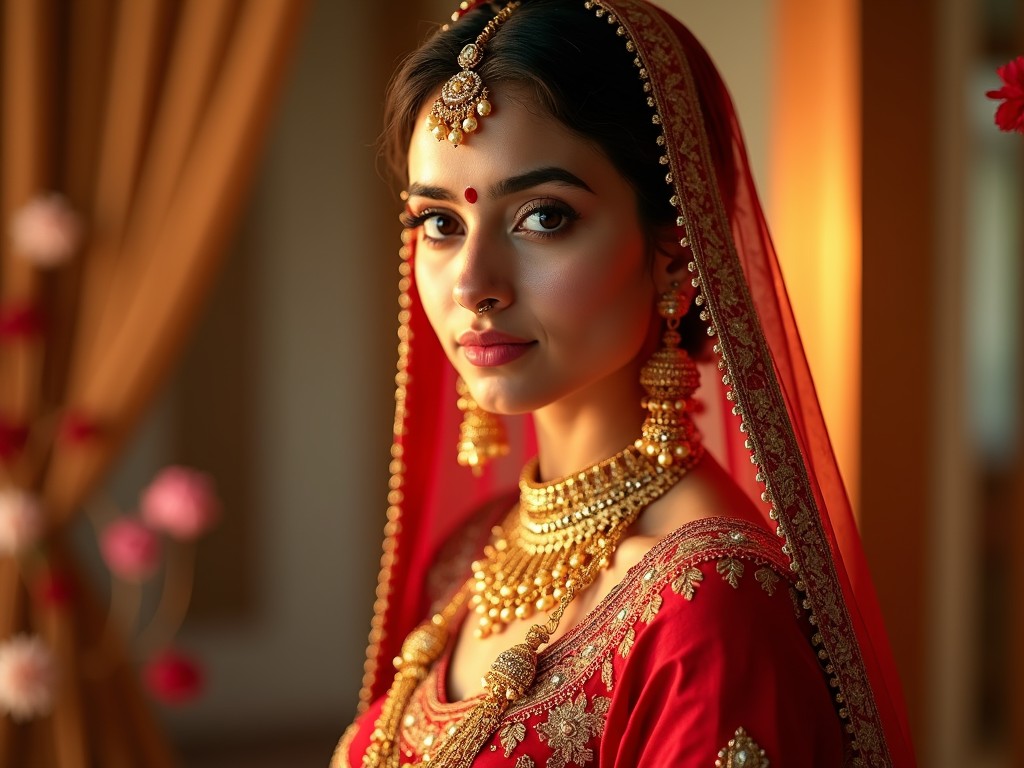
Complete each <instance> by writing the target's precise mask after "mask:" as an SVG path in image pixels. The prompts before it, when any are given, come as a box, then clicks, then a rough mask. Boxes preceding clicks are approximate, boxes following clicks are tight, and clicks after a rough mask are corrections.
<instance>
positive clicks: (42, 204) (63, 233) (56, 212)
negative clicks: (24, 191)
mask: <svg viewBox="0 0 1024 768" xmlns="http://www.w3.org/2000/svg"><path fill="white" fill-rule="evenodd" d="M81 239H82V222H81V219H80V218H79V217H78V214H77V213H75V211H74V209H73V208H72V207H71V204H70V203H68V201H67V199H66V198H65V197H63V196H62V195H58V194H56V193H52V192H51V193H49V194H45V195H39V196H38V197H34V198H33V199H32V200H30V201H29V202H28V203H26V204H25V205H24V206H22V207H21V208H19V209H18V210H17V211H15V212H14V214H13V215H12V216H11V241H12V242H13V243H14V250H15V252H16V253H18V254H19V255H20V256H23V257H24V258H25V259H27V260H28V261H30V262H32V263H33V264H35V265H36V266H37V267H41V268H43V269H48V268H50V267H57V266H60V265H61V264H63V263H64V262H66V261H67V260H68V259H70V258H71V257H72V256H73V255H74V253H75V251H76V250H78V246H79V243H80V242H81Z"/></svg>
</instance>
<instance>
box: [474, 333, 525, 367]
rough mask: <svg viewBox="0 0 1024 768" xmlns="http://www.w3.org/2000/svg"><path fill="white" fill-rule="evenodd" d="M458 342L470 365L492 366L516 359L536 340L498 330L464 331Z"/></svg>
mask: <svg viewBox="0 0 1024 768" xmlns="http://www.w3.org/2000/svg"><path fill="white" fill-rule="evenodd" d="M458 343H459V346H460V347H462V353H463V354H464V355H465V356H466V360H468V361H469V363H470V364H471V365H475V366H478V367H480V368H494V367H497V366H499V365H506V364H508V363H511V362H512V361H513V360H518V359H519V358H520V357H522V356H523V355H525V354H526V353H527V352H529V351H530V349H531V348H532V347H533V345H534V344H536V343H537V342H535V341H528V340H527V339H521V338H519V337H518V336H512V335H510V334H507V333H501V332H500V331H479V332H478V331H466V332H465V333H463V334H462V335H461V336H459V338H458Z"/></svg>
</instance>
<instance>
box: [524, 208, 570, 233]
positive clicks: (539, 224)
mask: <svg viewBox="0 0 1024 768" xmlns="http://www.w3.org/2000/svg"><path fill="white" fill-rule="evenodd" d="M578 218H579V214H577V213H576V212H575V211H574V210H573V209H572V208H570V207H568V206H567V205H564V204H563V203H556V202H553V201H546V202H545V201H541V202H538V203H535V204H531V205H530V206H527V208H526V209H525V210H524V211H523V212H522V214H521V217H520V219H519V223H518V224H517V225H516V229H518V230H521V231H523V232H535V233H537V234H539V235H553V234H555V233H556V232H560V231H562V230H563V229H565V228H566V227H568V226H569V225H570V224H571V223H572V222H573V221H575V220H576V219H578Z"/></svg>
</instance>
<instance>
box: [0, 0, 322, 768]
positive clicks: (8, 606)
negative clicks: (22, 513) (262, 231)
mask: <svg viewBox="0 0 1024 768" xmlns="http://www.w3.org/2000/svg"><path fill="white" fill-rule="evenodd" d="M0 6H2V14H0V50H2V54H0V91H2V95H0V110H2V124H3V129H2V140H0V214H2V221H3V223H4V225H5V228H6V224H7V222H10V221H11V220H12V217H13V216H14V215H15V213H16V212H17V211H19V210H21V209H22V208H23V207H24V206H25V205H26V204H27V203H28V202H29V201H30V200H32V199H34V198H37V197H38V196H40V195H42V194H45V193H49V192H58V193H60V194H62V195H63V196H65V197H66V198H67V200H68V201H69V203H70V205H71V206H72V207H73V208H74V209H75V210H76V211H77V213H78V216H79V218H80V220H81V222H82V224H83V225H84V232H85V236H84V240H83V241H82V242H81V245H80V246H79V247H78V249H77V251H76V252H75V254H74V256H73V257H72V259H71V260H70V261H69V262H68V263H66V264H63V265H62V266H59V267H57V268H53V269H46V270H44V269H41V268H40V267H39V266H37V265H36V264H34V263H33V262H32V260H30V259H28V258H25V255H26V254H24V253H19V249H18V248H17V247H16V245H15V241H14V240H12V239H11V238H9V237H7V235H6V233H5V234H4V236H3V238H2V240H0V313H2V314H3V317H4V318H6V321H5V322H6V323H7V325H6V328H7V332H6V333H4V334H3V335H2V336H0V447H2V448H3V450H2V451H0V491H2V490H10V489H18V490H21V491H25V492H28V493H30V494H33V495H35V496H36V497H37V498H38V499H39V500H40V502H41V504H42V508H43V510H44V513H45V519H46V533H45V536H44V539H43V544H42V545H41V546H40V547H37V548H35V549H34V550H33V552H32V553H31V555H28V554H22V555H21V556H13V555H8V554H3V553H0V642H3V641H5V640H7V639H9V638H11V637H14V636H15V635H18V634H20V633H29V634H34V635H38V636H39V637H41V638H42V639H43V640H44V642H45V643H46V644H47V645H48V646H49V648H50V650H51V651H52V652H53V653H54V654H55V656H56V660H57V664H56V666H57V681H58V688H57V696H56V699H55V703H54V708H53V712H52V714H51V715H48V716H45V717H40V718H37V719H34V720H29V721H27V722H16V721H15V720H13V719H12V718H11V717H8V716H5V715H0V764H2V765H11V766H14V765H17V766H24V767H25V768H35V767H36V766H39V767H42V766H47V767H49V766H59V767H60V768H85V767H86V766H103V768H133V767H135V766H143V765H144V766H167V765H171V764H172V763H173V760H172V757H171V755H170V750H169V749H168V747H167V745H166V743H165V741H164V739H163V737H162V735H161V733H160V731H159V728H158V727H157V726H156V724H155V722H154V721H153V719H152V716H151V714H150V713H149V710H148V707H147V706H146V705H145V703H144V702H143V701H142V697H141V692H140V690H139V688H138V686H137V684H136V682H135V680H136V675H135V672H134V668H133V665H132V659H131V650H130V649H129V648H128V647H127V645H126V644H125V643H123V642H122V643H121V644H120V645H119V646H118V647H112V644H111V643H109V642H108V643H107V644H106V646H105V647H103V648H102V649H101V650H102V652H103V654H102V658H104V659H105V662H104V663H102V664H97V663H96V658H95V657H96V651H97V648H96V645H97V643H98V642H99V636H100V635H101V634H102V632H101V629H102V626H103V622H104V611H103V609H102V607H101V606H100V604H99V602H98V601H97V600H96V599H94V598H93V597H92V593H91V590H90V589H89V587H88V585H87V584H85V583H83V582H82V580H81V578H80V576H77V575H76V567H75V563H74V562H73V558H72V556H71V555H70V553H69V547H68V546H67V544H66V536H67V528H68V524H69V523H70V522H71V521H72V520H73V518H74V516H75V515H76V513H77V512H78V511H79V510H80V508H81V506H82V504H83V503H84V502H85V501H86V499H87V497H88V496H89V494H90V492H91V491H92V490H93V489H94V488H95V487H96V485H97V483H98V482H99V481H100V480H101V478H102V476H103V473H104V471H105V470H106V469H107V468H108V467H109V466H110V464H111V462H112V460H113V459H114V458H116V456H117V454H118V451H119V449H120V447H121V446H122V445H123V443H124V441H125V439H126V437H127V436H128V435H129V434H130V432H131V430H132V428H133V426H134V424H135V423H136V421H137V419H138V417H139V415H140V413H141V411H142V410H143V408H144V407H145V406H146V404H147V403H148V402H149V401H150V399H151V398H152V396H153V394H154V392H155V390H156V389H157V387H158V386H159V385H160V383H161V381H162V380H163V379H164V377H165V376H166V375H167V374H168V372H169V369H170V367H171V365H172V364H173V362H174V361H175V358H176V357H177V355H178V353H179V351H180V349H181V346H182V343H183V341H184V340H185V338H186V335H187V332H188V330H189V328H190V327H191V325H192V324H193V322H194V320H195V319H196V315H197V312H198V310H199V308H200V306H201V303H202V300H203V298H204V296H205V295H206V293H207V291H208V288H209V287H210V283H211V280H212V278H213V277H214V275H215V274H216V271H217V268H218V266H219V264H220V263H221V261H222V257H223V255H224V249H225V244H226V239H227V237H228V235H229V234H230V231H231V228H232V225H233V224H234V222H235V220H236V217H237V213H238V210H239V207H240V203H241V202H242V200H243V198H244V192H245V189H246V185H247V183H248V181H249V179H250V177H251V174H252V171H253V168H254V165H255V161H256V158H257V151H258V149H259V146H260V144H261V140H262V138H263V135H264V134H265V132H266V131H265V129H266V126H267V123H268V121H269V117H270V110H271V105H272V102H273V100H274V96H275V94H276V93H277V91H278V90H279V86H280V83H281V80H282V74H283V71H284V69H285V65H286V60H287V58H288V54H289V52H290V50H291V47H292V44H293V42H294V40H295V37H296V32H297V29H298V26H299V21H300V18H301V16H302V14H303V11H304V8H305V6H306V1H305V0H64V1H59V0H0ZM12 318H14V320H12ZM17 318H21V322H20V325H19V322H17ZM26 318H28V319H26ZM12 328H13V330H12ZM19 328H20V331H19ZM69 436H70V437H69ZM55 570H56V571H58V572H60V573H62V574H64V578H69V579H70V580H71V582H72V589H71V590H70V591H71V594H72V596H73V597H72V598H71V599H70V600H67V601H62V602H56V603H55V602H53V601H50V602H46V601H40V600H39V599H38V596H37V594H36V587H37V586H38V583H39V581H40V579H42V578H44V577H45V576H46V574H48V573H50V574H52V573H53V572H54V571H55ZM115 644H116V643H115Z"/></svg>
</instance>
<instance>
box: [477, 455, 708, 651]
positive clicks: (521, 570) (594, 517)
mask: <svg viewBox="0 0 1024 768" xmlns="http://www.w3.org/2000/svg"><path fill="white" fill-rule="evenodd" d="M699 445H700V444H699V443H696V442H690V443H688V444H686V446H685V459H684V460H682V461H678V462H675V463H674V464H672V465H670V466H668V467H665V466H662V465H661V464H660V463H659V462H658V461H657V460H656V459H651V458H648V457H646V456H645V455H644V454H643V453H642V452H641V451H640V450H639V449H637V448H635V447H633V446H630V447H629V448H626V449H625V450H623V451H621V452H620V453H617V454H616V455H615V456H612V457H611V458H610V459H606V460H605V461H602V462H601V463H600V464H595V465H593V466H592V467H589V468H588V469H585V470H583V471H582V472H578V473H576V474H574V475H569V476H567V477H564V478H561V479H559V480H555V481H553V482H548V483H538V482H536V480H535V479H534V478H535V477H536V474H537V460H536V459H534V460H533V461H531V462H530V463H529V464H527V465H526V467H525V468H524V469H523V472H522V475H521V476H520V478H519V494H520V500H519V506H518V507H517V508H516V509H515V510H513V512H512V514H511V515H510V516H509V518H508V519H507V520H506V521H505V523H504V524H503V525H502V526H500V527H498V528H495V530H494V538H493V539H492V541H491V543H490V545H488V547H487V548H486V549H485V550H484V556H483V557H482V558H481V559H480V560H477V561H475V562H474V563H473V566H472V567H473V590H474V594H473V596H472V597H471V598H470V607H471V608H472V609H473V610H474V611H475V612H476V614H477V622H478V626H477V627H476V629H475V630H474V632H475V634H476V636H477V637H487V636H489V635H491V634H492V633H498V632H502V631H504V629H505V628H506V627H507V626H508V625H509V624H511V623H512V622H513V621H515V620H516V619H528V618H530V617H531V616H533V614H534V613H535V612H542V613H543V612H545V611H550V610H551V609H552V608H554V607H555V605H557V604H558V601H559V598H561V597H562V595H563V594H565V590H566V587H567V586H571V585H573V584H580V578H581V576H582V574H583V573H584V572H585V571H586V570H587V568H588V567H589V565H590V564H591V563H594V562H596V563H597V569H598V570H600V569H602V568H604V567H606V566H607V565H608V561H609V560H610V559H611V555H612V552H613V551H614V548H615V543H616V542H618V540H619V538H621V535H622V533H623V532H624V531H625V530H626V529H627V528H628V527H629V526H630V525H632V523H633V522H634V521H635V520H636V518H637V516H638V515H639V514H640V512H641V510H643V509H644V508H646V507H647V506H648V505H649V504H650V503H651V502H652V501H654V500H655V499H657V498H658V497H660V496H661V495H662V494H664V493H665V491H667V490H668V489H669V488H671V487H672V486H673V485H675V484H676V483H677V482H678V481H679V478H681V477H682V476H683V475H684V474H686V472H687V471H688V470H689V469H690V467H692V466H693V464H694V463H696V461H697V460H698V459H699V458H700V456H701V450H700V447H699ZM580 588H582V586H581V587H580ZM577 591H578V590H577Z"/></svg>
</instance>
